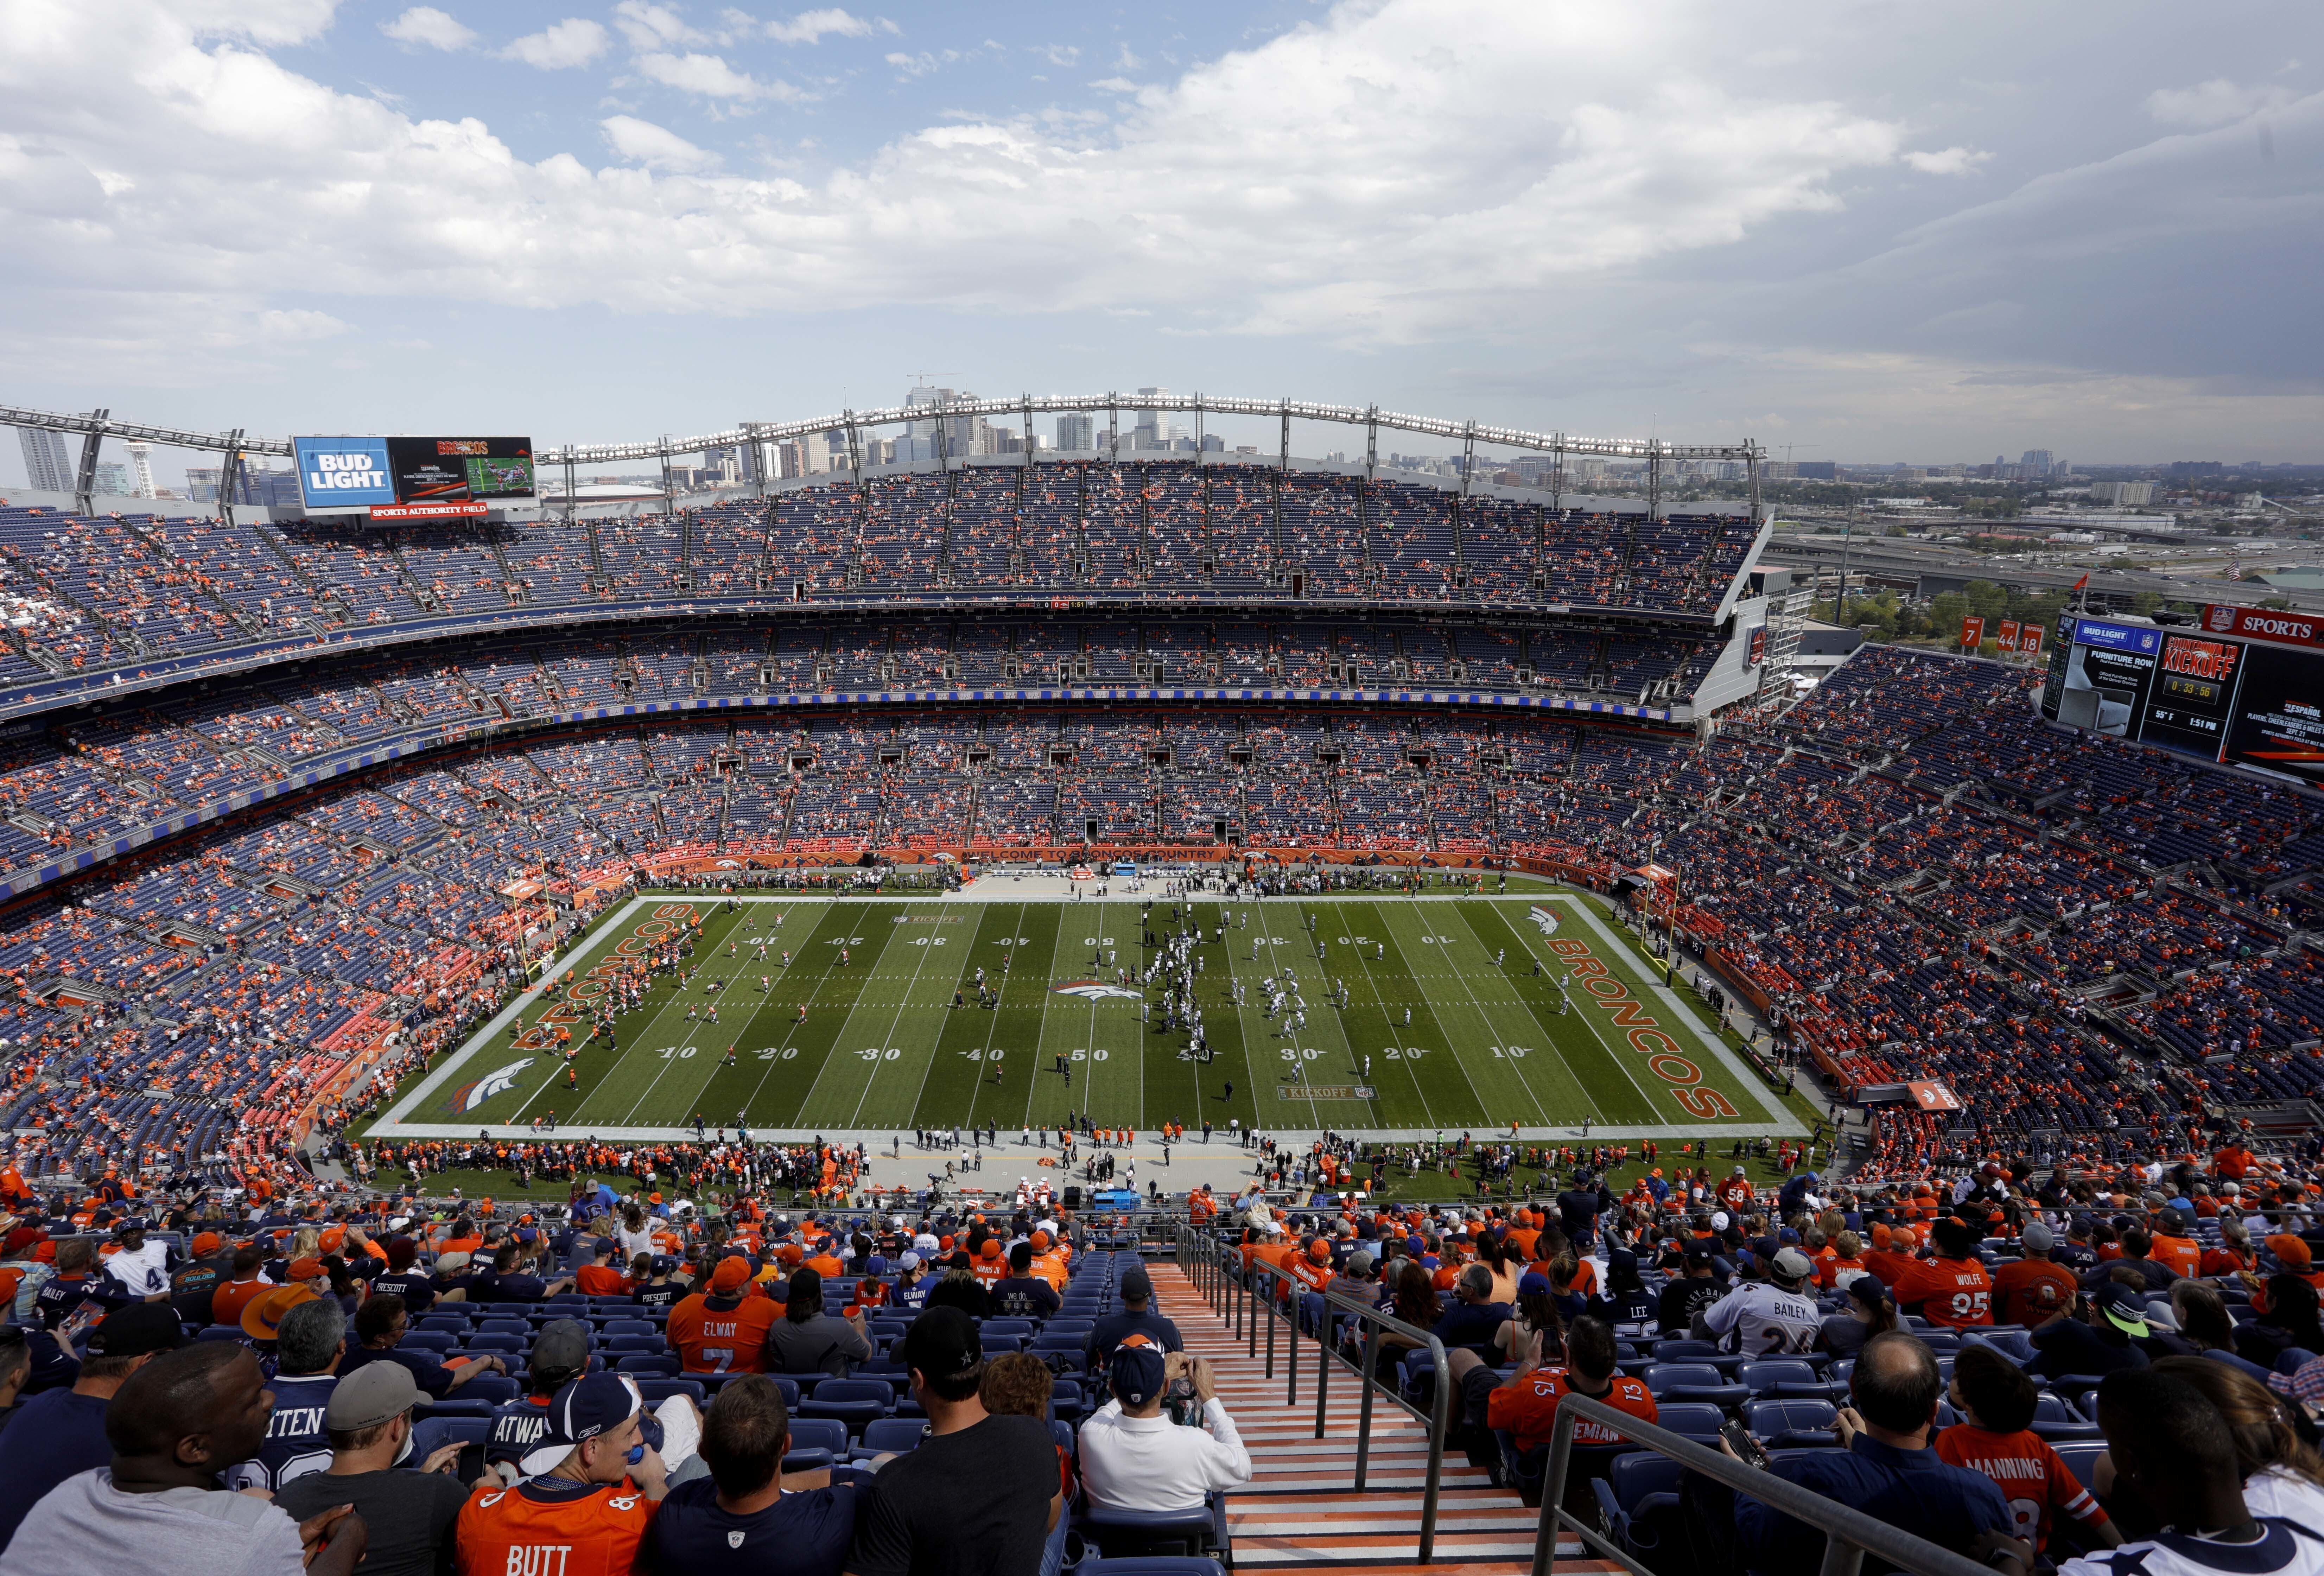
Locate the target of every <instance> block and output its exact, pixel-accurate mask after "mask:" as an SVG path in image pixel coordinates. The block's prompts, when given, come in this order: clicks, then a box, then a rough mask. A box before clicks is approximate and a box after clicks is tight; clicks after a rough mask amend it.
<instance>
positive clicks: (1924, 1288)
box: [1888, 1258, 1993, 1329]
mask: <svg viewBox="0 0 2324 1576" xmlns="http://www.w3.org/2000/svg"><path fill="white" fill-rule="evenodd" d="M1888 1293H1889V1295H1891V1296H1893V1297H1895V1299H1896V1306H1897V1307H1898V1308H1900V1309H1902V1310H1903V1311H1904V1312H1905V1313H1911V1312H1912V1311H1913V1308H1914V1304H1919V1307H1920V1312H1921V1316H1922V1317H1923V1318H1924V1319H1926V1320H1927V1321H1928V1322H1929V1323H1932V1324H1939V1325H1943V1326H1945V1327H1947V1328H1949V1329H1958V1328H1960V1327H1961V1326H1962V1325H1966V1324H1990V1323H1993V1280H1992V1277H1991V1276H1987V1274H1986V1273H1985V1266H1984V1265H1983V1264H1982V1263H1980V1262H1979V1261H1978V1260H1977V1259H1974V1258H1924V1259H1915V1260H1914V1263H1913V1267H1911V1268H1910V1269H1908V1270H1906V1271H1905V1272H1904V1274H1903V1275H1902V1276H1898V1277H1897V1280H1896V1284H1895V1285H1894V1286H1890V1287H1889V1288H1888Z"/></svg>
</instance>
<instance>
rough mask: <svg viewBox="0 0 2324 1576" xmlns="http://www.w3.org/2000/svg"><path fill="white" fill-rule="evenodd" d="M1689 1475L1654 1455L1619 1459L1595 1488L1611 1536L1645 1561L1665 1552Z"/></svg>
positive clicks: (1596, 1481)
mask: <svg viewBox="0 0 2324 1576" xmlns="http://www.w3.org/2000/svg"><path fill="white" fill-rule="evenodd" d="M1685 1470H1686V1469H1685V1468H1683V1467H1682V1466H1680V1465H1679V1463H1678V1462H1676V1461H1673V1460H1671V1459H1670V1458H1669V1457H1668V1456H1658V1455H1655V1453H1654V1452H1651V1451H1633V1452H1630V1453H1629V1454H1628V1455H1624V1456H1617V1457H1616V1458H1615V1459H1614V1461H1613V1462H1612V1464H1611V1465H1609V1467H1608V1468H1607V1470H1606V1475H1605V1476H1604V1477H1603V1478H1599V1479H1592V1480H1591V1485H1590V1488H1591V1494H1592V1495H1593V1496H1594V1497H1595V1498H1597V1500H1598V1508H1599V1513H1600V1516H1601V1517H1602V1519H1603V1521H1604V1523H1605V1525H1606V1527H1607V1535H1608V1536H1609V1537H1611V1538H1612V1539H1613V1541H1614V1542H1616V1543H1618V1544H1620V1545H1621V1546H1622V1547H1624V1548H1626V1549H1628V1551H1629V1552H1630V1553H1632V1554H1634V1555H1636V1556H1637V1557H1638V1558H1639V1559H1640V1560H1645V1559H1646V1558H1647V1557H1648V1556H1649V1555H1650V1554H1652V1553H1653V1552H1654V1551H1655V1549H1657V1548H1659V1547H1661V1546H1662V1544H1663V1541H1664V1539H1665V1536H1666V1535H1667V1534H1668V1533H1669V1531H1670V1525H1671V1522H1672V1520H1673V1518H1674V1517H1675V1516H1677V1514H1678V1507H1679V1500H1678V1495H1679V1484H1680V1482H1681V1480H1682V1479H1683V1477H1684V1475H1685Z"/></svg>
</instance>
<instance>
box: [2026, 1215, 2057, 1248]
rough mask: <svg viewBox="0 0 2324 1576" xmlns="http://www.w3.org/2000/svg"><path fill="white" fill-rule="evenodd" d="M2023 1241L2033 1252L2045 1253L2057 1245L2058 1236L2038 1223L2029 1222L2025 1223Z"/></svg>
mask: <svg viewBox="0 0 2324 1576" xmlns="http://www.w3.org/2000/svg"><path fill="white" fill-rule="evenodd" d="M2023 1240H2024V1243H2025V1246H2026V1247H2028V1248H2030V1249H2033V1251H2034V1252H2036V1253H2047V1252H2049V1251H2050V1249H2052V1248H2054V1247H2056V1246H2057V1245H2058V1234H2057V1233H2056V1232H2055V1231H2052V1230H2050V1228H2049V1227H2047V1226H2045V1225H2043V1223H2042V1222H2041V1221H2028V1222H2026V1226H2025V1231H2024V1238H2023Z"/></svg>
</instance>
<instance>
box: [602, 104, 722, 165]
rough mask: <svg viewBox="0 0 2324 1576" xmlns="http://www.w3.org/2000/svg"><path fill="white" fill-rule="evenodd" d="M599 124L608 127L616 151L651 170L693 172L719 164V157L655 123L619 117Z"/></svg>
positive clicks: (614, 116)
mask: <svg viewBox="0 0 2324 1576" xmlns="http://www.w3.org/2000/svg"><path fill="white" fill-rule="evenodd" d="M598 124H600V125H601V126H603V127H604V133H605V141H606V143H607V144H608V145H610V146H611V147H612V148H613V152H616V153H619V154H620V155H621V156H622V158H623V159H626V160H628V161H630V162H631V163H632V164H641V165H643V166H644V167H645V168H647V169H649V170H671V171H684V172H687V173H692V172H695V171H704V170H708V169H711V168H714V167H715V165H716V164H717V162H718V155H717V154H715V153H713V152H709V151H707V150H706V149H703V148H697V147H696V146H695V145H694V144H693V143H689V142H687V140H686V139H685V138H684V137H681V136H679V135H678V134H677V133H676V132H673V131H670V130H669V129H667V128H665V127H662V126H658V125H656V124H653V123H652V122H651V121H645V120H639V119H637V118H636V117H634V116H632V115H613V116H612V117H611V118H609V119H606V120H604V121H601V122H599V123H598Z"/></svg>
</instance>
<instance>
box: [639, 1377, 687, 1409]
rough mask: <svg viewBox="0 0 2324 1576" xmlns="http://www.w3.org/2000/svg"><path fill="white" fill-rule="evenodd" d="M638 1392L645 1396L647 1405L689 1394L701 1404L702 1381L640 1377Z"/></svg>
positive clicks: (655, 1404) (659, 1403)
mask: <svg viewBox="0 0 2324 1576" xmlns="http://www.w3.org/2000/svg"><path fill="white" fill-rule="evenodd" d="M638 1394H639V1395H640V1396H643V1397H644V1398H645V1403H646V1405H649V1406H659V1405H661V1404H662V1403H663V1402H664V1401H667V1400H669V1398H670V1397H671V1396H693V1397H694V1404H695V1405H697V1406H699V1405H702V1404H703V1391H702V1381H701V1380H699V1379H652V1378H644V1379H640V1380H639V1381H638Z"/></svg>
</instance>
